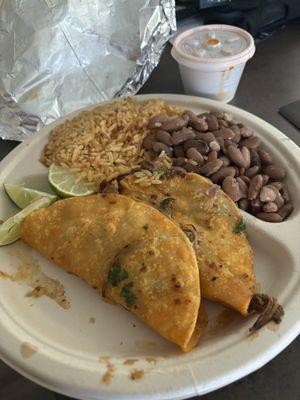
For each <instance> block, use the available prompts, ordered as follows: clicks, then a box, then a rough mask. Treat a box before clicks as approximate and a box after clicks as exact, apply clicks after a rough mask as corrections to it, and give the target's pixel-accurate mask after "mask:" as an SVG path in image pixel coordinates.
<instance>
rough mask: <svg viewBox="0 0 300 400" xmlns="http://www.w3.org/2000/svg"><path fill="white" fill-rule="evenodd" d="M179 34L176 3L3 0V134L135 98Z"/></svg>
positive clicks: (22, 132) (18, 134) (20, 134)
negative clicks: (119, 99)
mask: <svg viewBox="0 0 300 400" xmlns="http://www.w3.org/2000/svg"><path fill="white" fill-rule="evenodd" d="M175 31H176V20H175V1H174V0H130V1H127V0H85V1H82V0H43V1H42V0H0V136H1V137H2V138H4V139H15V140H23V139H24V138H26V136H28V135H29V134H30V133H32V132H34V131H36V130H37V129H39V128H40V127H41V126H42V125H43V124H48V123H50V122H52V121H54V120H56V119H57V118H59V117H61V116H63V115H66V114H68V113H70V112H72V111H74V110H77V109H80V108H82V107H84V106H87V105H90V104H96V103H99V102H101V101H104V100H110V99H113V98H117V97H123V96H126V95H130V94H134V93H136V92H137V91H138V90H139V88H140V87H141V86H142V85H143V84H144V83H145V81H146V80H147V78H148V77H149V75H150V73H151V72H152V70H153V68H154V67H155V66H156V65H157V63H158V61H159V58H160V55H161V53H162V50H163V48H164V45H165V43H166V42H167V40H168V39H169V38H170V37H171V36H172V35H173V34H174V32H175Z"/></svg>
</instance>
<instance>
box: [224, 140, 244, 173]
mask: <svg viewBox="0 0 300 400" xmlns="http://www.w3.org/2000/svg"><path fill="white" fill-rule="evenodd" d="M227 153H228V157H229V158H230V160H231V161H232V162H233V163H234V164H236V165H237V166H238V167H244V168H245V167H246V165H247V164H246V160H245V159H244V156H243V154H242V153H241V150H240V149H238V148H237V147H235V146H233V145H229V146H228V147H227Z"/></svg>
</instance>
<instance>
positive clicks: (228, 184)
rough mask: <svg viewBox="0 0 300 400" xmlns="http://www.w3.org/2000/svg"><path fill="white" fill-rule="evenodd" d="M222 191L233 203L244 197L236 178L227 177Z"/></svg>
mask: <svg viewBox="0 0 300 400" xmlns="http://www.w3.org/2000/svg"><path fill="white" fill-rule="evenodd" d="M222 189H223V190H224V192H225V193H226V194H228V196H229V197H230V198H231V199H232V201H234V202H237V201H239V200H240V199H241V198H242V197H243V194H242V192H241V189H240V186H239V184H238V182H237V180H236V179H235V178H233V177H232V176H227V177H226V178H225V179H224V180H223V182H222Z"/></svg>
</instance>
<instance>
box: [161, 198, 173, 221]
mask: <svg viewBox="0 0 300 400" xmlns="http://www.w3.org/2000/svg"><path fill="white" fill-rule="evenodd" d="M175 202H176V200H175V199H174V197H166V198H165V199H163V200H162V201H161V202H160V203H159V206H158V209H159V211H161V212H162V213H164V214H165V215H166V216H167V217H169V218H171V217H172V213H173V209H174V205H175Z"/></svg>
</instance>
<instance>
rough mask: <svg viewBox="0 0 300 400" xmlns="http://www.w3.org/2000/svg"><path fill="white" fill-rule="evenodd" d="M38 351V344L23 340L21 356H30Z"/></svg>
mask: <svg viewBox="0 0 300 400" xmlns="http://www.w3.org/2000/svg"><path fill="white" fill-rule="evenodd" d="M37 351H38V348H37V347H36V346H34V345H33V344H31V343H29V342H23V343H22V344H21V348H20V352H21V356H22V357H23V358H30V357H32V356H33V355H34V354H35V353H36V352H37Z"/></svg>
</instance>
